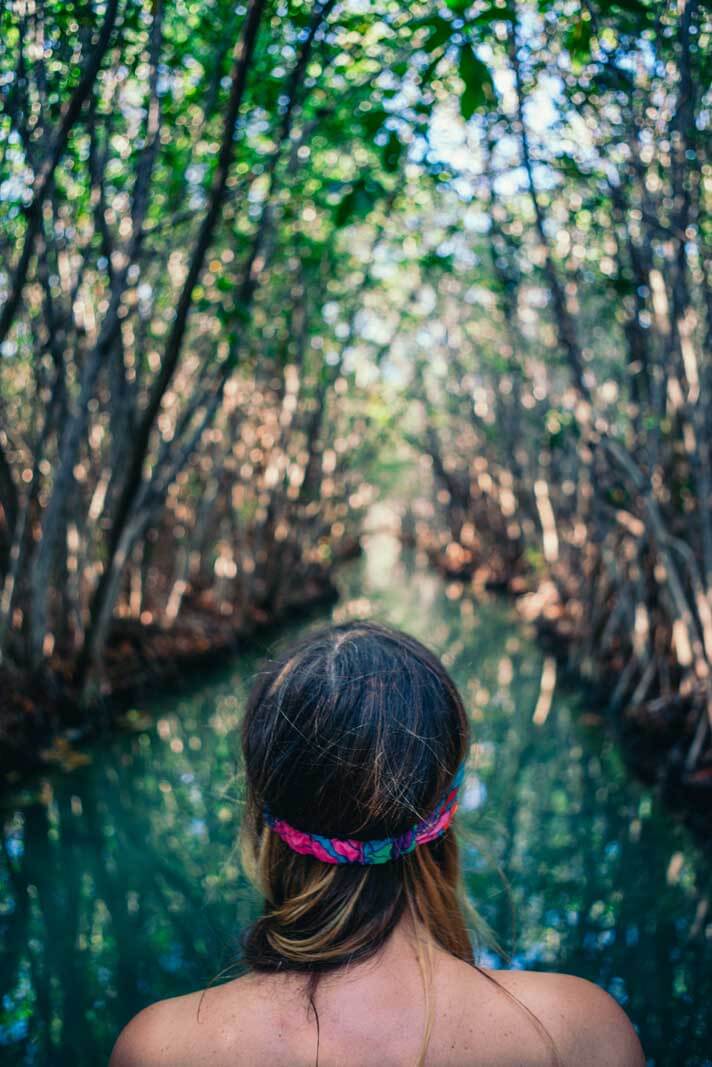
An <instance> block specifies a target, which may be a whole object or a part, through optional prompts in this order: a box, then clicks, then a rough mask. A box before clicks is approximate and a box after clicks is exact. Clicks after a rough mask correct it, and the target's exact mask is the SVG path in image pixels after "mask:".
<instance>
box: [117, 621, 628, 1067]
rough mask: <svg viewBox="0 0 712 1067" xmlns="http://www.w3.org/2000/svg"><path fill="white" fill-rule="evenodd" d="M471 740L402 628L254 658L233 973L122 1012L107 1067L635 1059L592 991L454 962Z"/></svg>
mask: <svg viewBox="0 0 712 1067" xmlns="http://www.w3.org/2000/svg"><path fill="white" fill-rule="evenodd" d="M470 747H471V742H470V723H469V718H468V715H467V710H466V708H465V706H464V703H463V701H462V697H461V696H460V694H459V692H458V690H457V687H456V685H455V683H454V681H453V680H452V678H451V677H450V676H449V675H448V673H447V671H446V670H445V668H444V666H443V665H442V663H441V662H440V661H439V660H438V659H437V657H435V656H434V655H433V653H432V652H431V651H430V650H429V649H427V648H426V647H425V646H423V645H422V644H421V643H420V642H418V641H416V640H415V639H414V638H412V637H410V636H409V635H408V634H404V633H403V632H402V631H399V630H394V629H392V628H389V627H385V626H382V625H380V624H378V623H374V622H370V621H368V620H365V621H360V622H353V623H343V624H340V625H338V626H334V627H325V628H322V629H321V630H318V631H316V633H310V634H308V635H307V636H306V637H305V638H303V639H302V640H301V641H299V642H298V643H297V644H296V645H294V646H292V647H291V648H290V649H289V650H287V651H286V652H285V653H284V654H283V655H282V656H281V657H279V658H278V659H276V660H274V661H272V662H271V663H269V664H268V665H266V666H265V667H264V669H262V670H261V671H260V672H259V674H258V676H257V678H256V681H255V684H254V685H253V687H252V689H251V692H250V697H249V699H248V702H247V707H246V710H245V717H244V722H243V730H242V752H243V758H244V765H245V776H246V785H247V790H246V804H245V810H244V812H243V818H242V834H243V856H244V860H245V869H246V870H247V871H248V872H249V873H251V875H252V876H253V880H254V882H255V883H256V885H257V886H258V888H259V889H260V891H261V893H262V895H263V897H264V908H263V911H262V915H261V916H260V918H259V919H258V920H257V921H256V922H255V923H254V924H253V925H252V926H251V927H250V928H249V929H248V930H247V931H246V932H245V936H244V942H243V944H244V962H245V963H246V964H247V966H248V968H249V971H250V972H251V973H250V974H249V975H248V976H247V977H245V978H241V979H238V980H236V981H234V982H230V983H227V984H225V985H223V986H220V987H215V988H212V989H209V990H207V991H205V992H204V993H203V994H199V993H196V994H191V995H190V996H187V997H179V998H177V999H175V1000H169V1001H164V1002H163V1003H161V1004H158V1005H155V1006H154V1007H151V1008H149V1009H147V1011H145V1012H143V1013H141V1014H140V1015H139V1016H138V1017H137V1018H136V1019H135V1020H134V1022H132V1023H131V1024H130V1025H129V1027H128V1028H127V1030H126V1031H125V1032H124V1034H122V1036H121V1038H120V1039H119V1041H118V1043H117V1047H116V1050H115V1052H114V1055H113V1057H112V1067H227V1065H228V1064H229V1065H230V1067H248V1065H249V1067H252V1065H261V1064H269V1065H270V1067H280V1065H284V1067H314V1065H316V1064H318V1065H319V1067H357V1065H359V1067H365V1065H368V1064H372V1065H374V1067H396V1065H398V1067H401V1065H403V1067H416V1065H417V1067H514V1065H517V1067H544V1065H552V1067H554V1065H555V1067H640V1065H641V1064H642V1063H643V1059H642V1054H641V1051H640V1046H639V1044H638V1042H637V1038H636V1037H635V1034H634V1031H633V1029H632V1027H631V1026H630V1023H629V1022H628V1021H627V1019H626V1017H625V1014H624V1013H623V1012H622V1011H621V1009H620V1008H618V1007H617V1006H616V1005H615V1003H614V1002H613V1001H612V1000H611V998H610V997H608V996H607V994H605V993H603V992H602V991H601V990H598V989H597V988H596V987H595V986H592V985H590V984H589V983H585V982H581V981H579V980H578V979H575V978H570V977H566V976H556V975H541V974H522V973H516V972H511V971H510V972H505V973H497V975H496V976H489V975H488V973H487V972H483V971H481V970H478V969H477V968H476V967H475V966H474V965H473V962H474V961H473V946H472V943H471V939H470V935H469V932H468V929H467V925H466V920H465V913H464V909H463V900H462V884H461V877H460V873H461V872H460V863H459V853H458V844H457V838H456V835H455V833H454V827H453V826H452V823H453V820H454V818H455V815H456V812H457V807H458V796H459V790H460V787H461V786H462V784H463V781H464V780H465V775H466V764H467V760H468V756H469V753H470ZM498 983H499V984H498Z"/></svg>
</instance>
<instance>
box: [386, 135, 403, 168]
mask: <svg viewBox="0 0 712 1067" xmlns="http://www.w3.org/2000/svg"><path fill="white" fill-rule="evenodd" d="M403 147H404V146H403V144H402V143H401V141H400V140H399V138H398V134H396V133H394V132H393V130H391V131H390V133H389V134H388V140H387V141H386V144H385V146H384V149H383V166H384V168H385V170H387V171H388V173H389V174H394V173H395V172H396V171H397V170H398V166H399V164H400V160H401V156H402V155H403Z"/></svg>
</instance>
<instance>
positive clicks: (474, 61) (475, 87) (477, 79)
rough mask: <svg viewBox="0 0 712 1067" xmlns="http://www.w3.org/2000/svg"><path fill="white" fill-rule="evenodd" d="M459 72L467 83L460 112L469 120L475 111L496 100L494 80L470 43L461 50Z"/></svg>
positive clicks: (461, 98) (461, 99)
mask: <svg viewBox="0 0 712 1067" xmlns="http://www.w3.org/2000/svg"><path fill="white" fill-rule="evenodd" d="M458 73H459V75H460V77H461V78H462V80H463V82H464V83H465V89H464V91H463V93H462V95H461V96H460V114H461V115H462V117H463V119H465V121H467V120H468V119H471V118H472V116H473V115H474V113H475V111H477V110H479V109H480V108H483V107H485V106H486V105H488V104H491V103H493V102H494V100H495V98H496V94H495V90H494V82H493V81H492V75H491V74H490V72H489V68H488V67H487V65H486V63H483V62H482V60H481V59H480V58H479V56H476V55H475V53H474V52H473V50H472V47H471V46H470V45H464V46H463V48H462V49H461V51H460V62H459V65H458Z"/></svg>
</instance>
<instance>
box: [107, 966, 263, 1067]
mask: <svg viewBox="0 0 712 1067" xmlns="http://www.w3.org/2000/svg"><path fill="white" fill-rule="evenodd" d="M240 981H242V980H240V979H238V980H236V981H234V982H232V983H228V985H230V986H231V990H230V996H229V997H228V996H227V995H226V992H227V990H226V986H215V987H212V988H209V989H204V990H199V991H198V992H195V993H188V994H186V995H185V996H182V997H172V998H170V999H168V1000H160V1001H157V1002H156V1003H155V1004H150V1005H149V1006H148V1007H147V1008H144V1009H143V1011H140V1012H139V1013H138V1015H135V1016H134V1017H133V1019H131V1021H130V1022H129V1023H127V1025H126V1026H125V1027H124V1029H123V1030H122V1031H121V1033H120V1034H119V1036H118V1038H117V1040H116V1044H115V1045H114V1049H113V1051H112V1053H111V1059H110V1061H109V1067H183V1065H185V1067H214V1065H215V1064H218V1063H221V1062H224V1059H225V1054H226V1053H228V1054H229V1053H230V1051H231V1050H230V1049H227V1048H226V1047H225V1045H226V1042H227V1041H229V1043H230V1044H231V1045H233V1046H234V1044H235V1043H237V1044H238V1046H239V1041H240V1030H241V1026H240V1017H241V1015H242V1014H243V1013H242V1012H241V1011H240V1010H239V1007H238V1005H239V1002H240V1001H241V1000H242V997H240V996H239V993H238V989H236V987H238V986H239V983H240ZM236 994H237V995H236ZM228 1024H229V1025H228Z"/></svg>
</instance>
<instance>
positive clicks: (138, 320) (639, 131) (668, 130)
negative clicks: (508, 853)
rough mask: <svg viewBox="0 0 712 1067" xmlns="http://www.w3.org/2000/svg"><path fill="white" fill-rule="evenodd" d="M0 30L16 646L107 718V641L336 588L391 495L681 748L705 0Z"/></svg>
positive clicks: (702, 366) (121, 13)
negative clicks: (667, 728) (668, 729)
mask: <svg viewBox="0 0 712 1067" xmlns="http://www.w3.org/2000/svg"><path fill="white" fill-rule="evenodd" d="M0 33H1V34H2V39H3V41H4V42H5V47H4V49H3V50H2V52H1V53H0V99H1V100H2V117H1V118H0V212H1V215H0V244H1V247H2V266H0V301H1V304H0V345H1V348H0V352H1V358H0V405H1V407H0V502H1V505H2V506H1V510H0V579H1V585H0V651H1V652H2V656H3V669H4V670H7V671H9V672H10V673H11V674H12V676H13V677H15V676H19V677H29V678H31V679H33V680H35V681H36V680H37V679H41V680H42V685H43V686H44V687H45V691H46V687H47V685H48V684H50V683H51V687H52V688H51V690H50V691H54V692H58V693H64V692H71V693H72V694H79V695H80V696H81V698H82V701H83V703H84V704H85V706H87V707H91V703H92V700H93V699H94V698H95V696H96V694H97V693H98V692H100V691H102V690H106V689H107V687H110V686H111V684H112V670H111V664H112V662H113V664H114V667H113V671H114V674H113V677H114V681H115V675H116V672H117V669H118V668H117V663H118V665H119V668H120V653H119V652H118V651H117V650H120V649H121V648H122V647H123V645H122V642H126V641H127V640H129V639H130V640H132V641H139V642H141V641H145V640H146V639H147V635H149V634H151V633H156V632H159V633H160V634H163V635H165V634H171V633H173V634H176V635H181V636H182V638H185V634H186V632H188V631H191V632H193V631H195V627H196V625H197V624H196V620H201V626H200V629H201V631H202V632H203V636H202V638H201V640H203V641H208V642H209V641H210V640H211V638H210V632H213V631H209V632H208V636H207V637H206V636H204V631H205V628H206V626H207V625H208V623H207V621H206V620H211V622H210V625H211V626H212V627H213V628H215V627H217V626H218V624H220V625H223V626H224V625H227V626H229V627H230V628H231V630H234V631H236V632H237V631H243V630H246V629H249V628H250V627H253V626H254V625H255V624H257V623H259V622H260V621H264V620H272V619H275V618H278V617H280V616H281V615H283V614H284V613H285V612H286V611H287V610H289V609H290V607H292V606H295V605H297V604H300V603H303V602H304V601H305V600H307V599H309V597H311V596H318V595H321V594H323V592H324V591H325V590H327V589H328V587H329V575H330V571H331V568H332V567H333V565H334V563H335V561H336V560H338V559H339V558H340V557H342V556H343V555H346V554H348V553H349V552H351V551H353V550H354V547H355V545H356V544H357V542H358V536H359V530H360V527H361V523H362V519H363V516H364V514H365V513H366V511H367V509H368V507H369V505H370V504H371V503H372V501H373V500H374V499H375V498H376V497H377V496H378V494H379V493H380V494H383V493H388V494H389V495H390V496H392V497H395V498H396V499H397V500H398V501H399V502H400V507H401V511H402V517H403V522H402V529H403V534H404V536H411V537H413V538H414V539H415V540H416V541H417V543H418V544H419V545H420V546H422V547H423V548H425V550H426V551H427V552H428V553H429V555H430V556H431V558H432V560H433V562H434V563H435V564H436V565H437V566H440V567H441V568H443V569H444V570H445V571H446V572H447V573H448V574H449V575H450V576H451V577H453V579H455V580H456V581H458V582H460V583H466V584H468V585H474V586H475V588H477V587H478V585H484V584H490V585H492V584H499V585H503V586H507V587H509V588H510V589H514V590H515V591H519V592H527V593H528V596H527V598H526V602H527V606H528V607H527V610H529V611H530V612H531V613H532V615H536V616H537V617H538V618H540V619H544V620H545V621H547V620H548V622H549V623H550V624H551V625H552V626H556V628H557V631H558V632H559V633H560V634H563V635H565V636H566V638H567V640H568V641H570V642H571V645H572V648H573V649H575V652H576V655H577V657H578V661H579V663H580V664H581V665H582V666H584V667H586V668H589V669H591V670H592V671H594V670H597V671H599V672H600V670H601V669H602V668H605V669H607V670H611V671H613V677H614V678H615V682H614V683H613V685H612V692H611V701H612V706H613V707H614V708H617V709H623V708H634V709H642V712H641V713H643V714H645V715H646V716H649V717H653V718H655V717H656V716H657V719H658V720H659V719H660V713H661V709H664V710H665V714H666V715H670V714H672V716H673V718H672V723H673V726H672V734H673V742H674V744H675V745H676V746H677V751H678V755H679V756H680V758H681V759H682V760H683V761H684V763H685V766H686V769H687V772H688V773H690V774H692V773H694V771H695V768H696V767H697V766H698V764H699V761H700V759H701V757H702V756H703V755H704V752H705V750H706V749H707V747H708V746H709V739H710V722H711V721H712V674H711V671H710V668H711V667H712V507H710V504H711V503H712V483H711V481H710V479H711V477H712V473H711V469H710V462H711V456H710V440H712V401H711V397H712V368H711V364H710V359H711V357H710V353H711V352H712V345H710V339H711V336H712V300H711V297H710V239H711V234H710V221H709V213H708V211H707V203H708V199H709V195H710V188H709V187H710V160H709V138H708V131H709V121H710V114H709V106H710V98H709V93H708V86H709V84H710V66H711V61H710V50H709V37H710V21H709V15H708V13H706V12H705V10H704V6H703V5H702V4H700V3H699V2H698V0H682V2H678V0H675V2H674V3H672V2H666V0H664V2H662V3H658V2H653V0H619V2H616V3H609V2H598V3H589V2H587V0H521V2H517V0H501V2H495V3H491V2H488V0H475V2H473V3H468V2H467V0H446V2H444V3H418V2H416V3H407V4H406V3H403V2H400V0H351V2H342V3H337V2H336V0H323V2H321V3H316V4H307V3H297V2H293V0H292V2H276V3H275V2H272V0H249V2H247V3H245V4H242V5H240V4H238V5H236V4H235V3H233V2H226V0H211V2H200V3H199V2H197V0H196V2H192V0H173V2H170V0H151V2H148V0H145V2H144V0H103V2H94V3H91V2H85V0H82V2H41V0H12V2H11V3H10V4H8V5H6V6H5V7H4V9H3V11H2V13H1V14H0ZM191 628H192V630H191ZM137 635H138V636H137ZM176 647H178V646H176ZM112 656H113V659H112ZM670 709H673V710H672V712H670ZM665 721H666V723H667V722H668V720H667V719H666V720H665Z"/></svg>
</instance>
